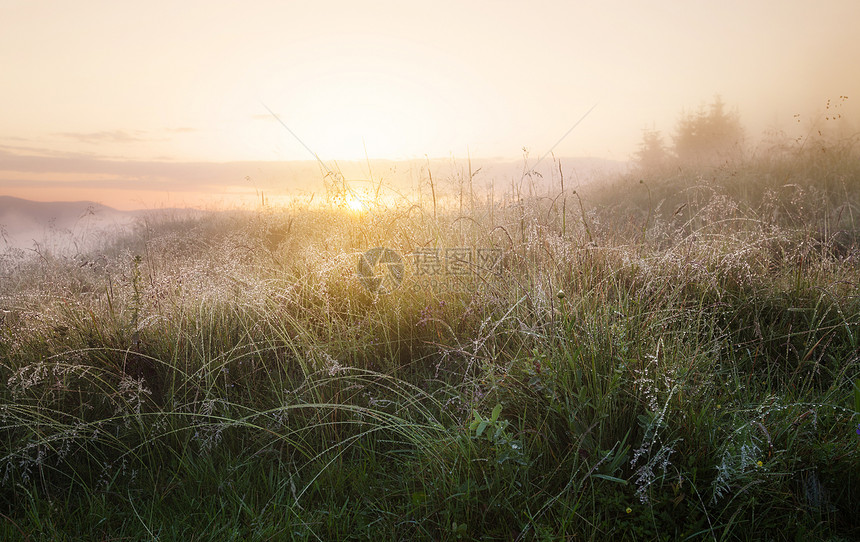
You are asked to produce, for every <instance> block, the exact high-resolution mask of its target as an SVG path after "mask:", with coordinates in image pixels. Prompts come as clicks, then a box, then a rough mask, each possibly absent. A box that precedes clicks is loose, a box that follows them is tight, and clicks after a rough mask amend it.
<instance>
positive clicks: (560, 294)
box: [556, 290, 564, 299]
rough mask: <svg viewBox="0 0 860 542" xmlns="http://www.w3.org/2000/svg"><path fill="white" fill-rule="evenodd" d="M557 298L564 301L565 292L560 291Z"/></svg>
mask: <svg viewBox="0 0 860 542" xmlns="http://www.w3.org/2000/svg"><path fill="white" fill-rule="evenodd" d="M556 296H557V297H558V298H559V299H564V290H559V291H558V293H557V294H556Z"/></svg>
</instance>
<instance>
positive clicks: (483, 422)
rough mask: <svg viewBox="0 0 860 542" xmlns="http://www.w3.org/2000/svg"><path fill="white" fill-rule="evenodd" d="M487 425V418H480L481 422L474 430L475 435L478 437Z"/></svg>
mask: <svg viewBox="0 0 860 542" xmlns="http://www.w3.org/2000/svg"><path fill="white" fill-rule="evenodd" d="M488 425H490V423H489V422H488V421H487V420H481V423H479V424H478V429H477V430H476V431H475V436H476V437H480V436H481V434H482V433H483V432H484V430H485V429H486V428H487V426H488Z"/></svg>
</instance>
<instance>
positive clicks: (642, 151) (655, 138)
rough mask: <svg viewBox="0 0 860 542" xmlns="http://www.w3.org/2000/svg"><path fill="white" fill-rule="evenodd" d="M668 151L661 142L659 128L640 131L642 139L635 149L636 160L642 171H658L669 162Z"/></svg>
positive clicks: (661, 137)
mask: <svg viewBox="0 0 860 542" xmlns="http://www.w3.org/2000/svg"><path fill="white" fill-rule="evenodd" d="M669 158H670V156H669V151H668V150H666V146H665V145H664V144H663V136H662V134H660V130H655V129H653V128H652V129H650V130H647V129H646V130H643V131H642V141H641V142H640V143H639V150H638V151H636V162H637V164H638V165H639V168H640V169H641V170H642V171H643V172H659V171H661V170H662V169H663V168H665V167H666V165H667V164H668V162H669Z"/></svg>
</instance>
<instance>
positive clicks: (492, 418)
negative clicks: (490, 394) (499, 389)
mask: <svg viewBox="0 0 860 542" xmlns="http://www.w3.org/2000/svg"><path fill="white" fill-rule="evenodd" d="M501 413H502V405H501V403H499V404H497V405H496V406H495V408H493V413H492V414H491V415H490V423H494V422H495V421H496V420H498V419H499V414H501Z"/></svg>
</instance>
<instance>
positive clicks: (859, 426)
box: [857, 423, 860, 435]
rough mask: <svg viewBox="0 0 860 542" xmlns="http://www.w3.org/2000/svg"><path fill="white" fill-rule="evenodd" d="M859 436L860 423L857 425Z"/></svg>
mask: <svg viewBox="0 0 860 542" xmlns="http://www.w3.org/2000/svg"><path fill="white" fill-rule="evenodd" d="M857 434H858V435H860V423H858V424H857Z"/></svg>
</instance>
